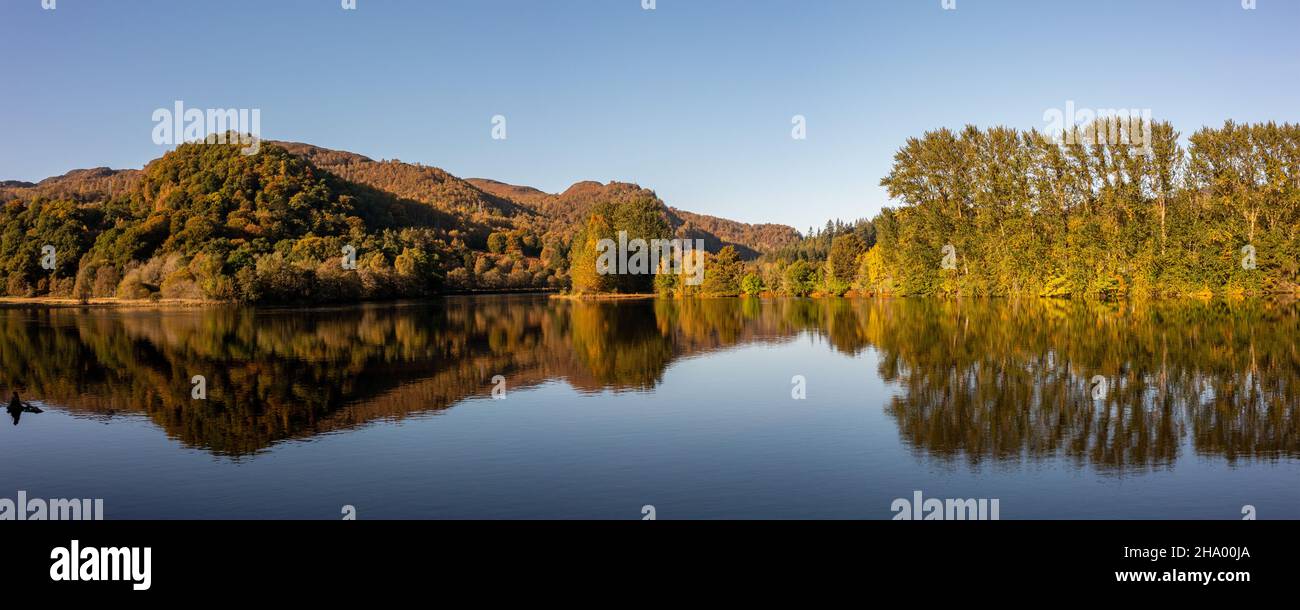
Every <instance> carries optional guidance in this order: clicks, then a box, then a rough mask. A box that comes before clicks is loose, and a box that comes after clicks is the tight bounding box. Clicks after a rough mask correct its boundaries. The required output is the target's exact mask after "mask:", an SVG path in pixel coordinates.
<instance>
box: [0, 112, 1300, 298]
mask: <svg viewBox="0 0 1300 610" xmlns="http://www.w3.org/2000/svg"><path fill="white" fill-rule="evenodd" d="M1128 127H1133V126H1131V125H1120V124H1108V123H1098V124H1094V125H1091V126H1088V127H1086V128H1080V132H1079V133H1078V134H1077V135H1078V137H1076V138H1074V139H1073V140H1072V141H1075V142H1101V141H1123V142H1128V141H1133V140H1135V138H1133V137H1132V135H1131V134H1128V133H1125V132H1124V131H1123V129H1127V128H1128ZM1117 130H1118V131H1117ZM1098 136H1111V137H1098ZM1149 138H1150V139H1149V141H1148V144H1149V146H1148V147H1147V150H1145V151H1144V150H1143V148H1141V147H1136V146H1130V145H1128V144H1123V143H1120V144H1083V143H1079V144H1060V143H1058V141H1057V140H1055V139H1053V138H1052V137H1050V136H1049V135H1046V134H1043V133H1039V132H1037V131H1029V132H1022V131H1017V130H1014V129H1009V128H1002V127H997V128H991V129H983V130H981V129H978V128H975V127H966V128H965V129H963V130H961V131H951V130H948V129H940V130H937V131H932V132H928V133H926V134H924V135H922V136H921V137H917V138H911V139H909V140H908V141H907V142H906V143H905V144H904V145H903V147H902V148H900V149H899V150H898V152H897V153H896V155H895V157H894V165H893V167H892V169H891V171H890V173H889V175H887V176H885V177H884V179H883V180H882V181H881V184H882V185H883V186H885V187H886V189H887V190H888V192H889V194H890V196H891V198H892V199H893V200H894V201H895V202H897V203H898V204H899V205H898V207H891V208H885V209H883V211H882V212H881V213H880V214H879V215H878V216H876V217H875V218H872V219H870V220H868V219H859V220H856V221H853V222H850V223H844V222H841V221H832V222H828V223H827V224H826V226H825V227H824V228H820V229H812V228H810V229H809V230H808V231H807V232H806V233H804V234H800V233H798V232H797V231H795V230H794V229H791V228H789V227H784V226H781V225H750V224H744V223H738V222H734V221H730V220H726V219H721V218H715V217H710V216H703V215H699V214H693V213H690V212H686V211H683V210H678V209H675V208H672V207H669V206H667V205H666V204H665V203H664V202H663V201H661V200H660V199H659V198H658V197H657V196H656V195H655V193H654V192H653V191H651V190H648V189H644V188H642V187H640V186H637V185H634V184H626V183H617V182H611V183H609V184H604V185H602V184H599V183H595V182H579V183H577V184H575V185H573V186H572V187H570V188H569V189H568V190H566V191H565V192H563V193H559V194H550V193H545V192H542V191H539V190H537V189H533V188H530V187H523V186H514V185H509V184H505V183H501V182H496V181H492V180H485V179H470V180H462V179H460V178H457V177H455V176H452V175H451V174H448V173H447V172H445V171H443V170H440V169H438V168H433V167H427V166H424V165H419V164H409V163H403V162H400V161H395V160H392V161H375V160H372V159H370V158H367V157H364V156H362V155H358V154H354V153H349V152H342V151H333V150H328V149H323V148H319V147H315V146H310V145H305V144H295V143H264V145H263V146H262V147H261V150H260V151H259V152H258V153H257V154H255V155H251V156H248V155H243V154H240V152H239V147H238V145H235V144H230V145H223V144H204V143H192V144H185V145H182V146H179V147H178V148H177V149H176V150H175V151H172V152H170V153H167V154H166V155H164V156H163V157H162V158H160V159H157V160H155V161H153V162H152V163H150V164H149V165H147V166H146V167H145V168H144V169H143V170H139V171H136V170H126V171H114V170H108V169H95V170H78V171H74V172H70V173H68V174H66V175H64V176H60V177H57V178H50V179H47V180H45V181H42V182H40V183H38V184H30V183H24V182H17V181H7V182H4V183H0V273H3V277H0V289H3V291H4V293H5V294H7V295H9V296H64V297H76V298H83V299H86V298H92V297H120V298H132V299H154V298H183V299H213V300H230V301H242V302H300V301H345V300H364V299H383V298H394V297H418V296H426V295H433V294H439V293H445V292H455V291H477V290H523V289H551V290H568V291H571V292H573V293H577V294H602V293H623V294H627V293H649V292H657V293H660V294H665V295H675V296H692V295H738V294H781V295H792V296H808V295H846V294H859V295H861V294H892V295H966V296H994V295H1035V296H1045V297H1079V298H1096V297H1103V298H1109V297H1121V296H1186V295H1198V296H1205V295H1215V294H1224V295H1241V294H1263V293H1294V292H1296V291H1297V290H1298V287H1300V249H1298V247H1300V243H1298V241H1297V240H1298V239H1300V126H1296V125H1291V124H1285V125H1277V124H1274V123H1266V124H1254V125H1238V124H1235V123H1232V122H1228V123H1226V124H1225V125H1223V126H1222V127H1220V128H1203V129H1201V130H1199V131H1197V132H1196V133H1194V134H1192V135H1190V136H1189V137H1187V138H1185V139H1184V138H1182V137H1181V136H1180V134H1178V133H1177V132H1175V131H1174V130H1173V128H1172V126H1170V125H1169V124H1167V123H1156V124H1153V125H1151V126H1150V136H1149ZM620 231H627V232H628V233H629V236H630V237H640V238H643V239H647V240H649V239H653V238H682V239H700V240H703V242H704V244H705V249H706V251H707V254H706V255H705V257H704V260H703V264H704V278H703V282H702V283H699V284H691V283H689V282H686V281H684V276H683V275H676V274H671V273H659V274H643V275H615V276H607V275H601V274H599V273H597V272H596V269H595V257H596V253H595V252H596V243H597V242H598V241H599V240H600V239H605V238H611V239H612V238H614V237H615V236H616V235H617V234H618V233H619V232H620ZM47 246H48V247H52V248H53V251H54V253H55V256H54V260H53V261H51V260H49V258H48V257H47V256H46V251H47ZM345 246H350V247H351V248H352V249H354V251H355V265H354V268H353V267H352V266H347V265H345V264H343V259H344V255H343V249H344V247H345ZM51 262H52V263H53V264H52V265H51V264H50V263H51ZM43 263H44V264H43ZM48 267H52V268H48Z"/></svg>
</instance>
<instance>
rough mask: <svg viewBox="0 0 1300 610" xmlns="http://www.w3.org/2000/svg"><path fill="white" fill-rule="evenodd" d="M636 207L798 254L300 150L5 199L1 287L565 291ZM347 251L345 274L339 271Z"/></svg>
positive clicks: (582, 200)
mask: <svg viewBox="0 0 1300 610" xmlns="http://www.w3.org/2000/svg"><path fill="white" fill-rule="evenodd" d="M475 183H478V184H479V185H482V186H483V187H484V188H480V187H479V186H476V184H475ZM494 191H500V192H502V193H505V196H503V195H501V194H497V193H496V192H494ZM509 195H514V196H517V197H518V198H517V199H516V198H512V197H511V196H509ZM633 200H635V201H641V202H643V203H645V204H646V205H647V206H648V208H647V209H648V210H649V213H650V214H651V215H653V216H655V217H656V218H660V219H661V220H662V221H663V223H664V229H665V231H667V234H669V235H676V236H680V237H683V238H687V237H689V238H699V239H703V240H704V241H705V243H706V244H708V245H709V247H711V248H713V249H714V250H715V251H716V250H718V249H721V248H723V247H726V246H731V247H733V248H739V249H741V250H742V251H744V252H746V253H747V254H748V255H749V256H750V257H755V256H758V255H759V254H760V251H761V250H764V249H766V248H768V247H769V246H767V245H765V244H768V243H771V244H777V245H779V244H787V243H793V242H796V241H798V239H799V235H798V233H797V232H796V231H794V230H793V229H790V228H788V227H780V226H778V225H746V224H743V223H737V222H733V221H729V220H725V219H718V218H713V217H709V216H702V215H697V214H692V213H690V212H685V211H682V210H677V209H674V208H670V207H668V206H666V205H665V204H664V203H663V202H662V201H661V200H659V198H658V197H657V196H656V195H655V194H654V192H653V191H650V190H647V189H643V188H641V187H639V186H637V185H634V184H625V183H617V182H613V183H609V184H606V185H601V184H598V183H594V182H581V183H578V184H575V185H574V186H573V187H571V188H570V189H568V190H567V191H565V192H564V193H560V194H557V195H552V194H547V193H543V192H541V191H537V190H536V189H529V188H528V187H515V186H511V185H506V184H503V183H499V182H492V181H486V180H475V181H472V182H471V181H466V180H461V179H459V178H456V177H455V176H452V175H450V174H448V173H447V172H445V171H443V170H440V169H438V168H433V167H427V166H423V165H418V164H409V163H403V162H400V161H374V160H371V159H369V158H367V157H364V156H361V155H357V154H354V153H349V152H342V151H333V150H327V149H323V148H319V147H315V146H310V145H305V144H296V143H273V142H264V143H263V146H262V147H261V149H260V151H259V152H258V153H257V154H255V155H251V156H250V155H243V154H241V153H240V150H239V147H238V146H237V145H234V144H230V145H226V144H215V143H190V144H184V145H181V146H179V147H177V149H176V150H174V151H172V152H169V153H167V154H166V155H164V156H163V157H162V158H160V159H157V160H155V161H153V162H151V163H150V164H148V165H147V166H146V167H145V168H144V169H143V170H124V171H117V170H110V169H106V168H100V169H94V170H77V171H73V172H69V173H68V174H66V175H64V176H59V177H55V178H50V179H47V180H44V181H42V182H40V183H38V184H31V183H25V182H18V181H7V182H4V183H3V184H2V185H0V272H2V273H3V277H0V289H2V290H3V291H4V294H6V295H9V296H17V297H38V296H54V297H75V298H79V299H89V298H103V297H117V298H126V299H164V298H165V299H206V300H221V301H240V302H252V303H281V302H334V301H352V300H373V299H386V298H397V297H420V296H427V295H433V294H439V293H445V292H463V291H479V290H527V289H550V290H563V289H567V288H568V287H569V286H570V280H569V264H570V263H569V261H570V258H571V257H570V253H569V249H570V246H571V244H572V243H573V239H574V236H575V235H576V234H577V233H578V232H580V231H581V230H583V229H584V227H585V224H584V219H585V218H587V217H589V216H590V215H591V211H592V210H593V209H596V208H597V207H601V208H602V209H604V208H607V207H608V206H610V205H616V204H619V203H620V202H624V201H633ZM47 246H48V247H51V248H53V252H54V256H53V260H50V259H49V258H48V257H46V247H47ZM344 247H350V248H351V249H352V250H353V251H354V252H355V255H354V258H355V260H354V263H355V264H348V265H345V264H344V257H345V254H344V252H343V249H344ZM770 247H777V246H775V245H774V246H770ZM50 263H53V264H52V265H50ZM47 267H52V268H47Z"/></svg>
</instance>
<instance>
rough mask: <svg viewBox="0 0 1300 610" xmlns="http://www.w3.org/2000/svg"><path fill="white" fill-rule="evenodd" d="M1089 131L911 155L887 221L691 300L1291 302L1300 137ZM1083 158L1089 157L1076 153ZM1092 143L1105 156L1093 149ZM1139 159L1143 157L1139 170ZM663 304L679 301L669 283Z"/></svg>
mask: <svg viewBox="0 0 1300 610" xmlns="http://www.w3.org/2000/svg"><path fill="white" fill-rule="evenodd" d="M1130 127H1133V128H1141V127H1140V126H1139V125H1124V124H1120V123H1098V124H1094V125H1090V126H1087V127H1085V128H1080V129H1079V131H1078V132H1077V133H1076V137H1075V138H1074V139H1073V140H1071V141H1074V142H1080V143H1078V144H1068V145H1063V144H1059V143H1058V142H1057V141H1056V140H1054V139H1053V138H1051V137H1049V136H1048V135H1045V134H1042V133H1039V132H1036V131H1030V132H1021V131H1016V130H1014V129H1007V128H1000V127H999V128H992V129H986V130H981V129H978V128H975V127H967V128H965V129H963V130H961V131H960V132H954V131H951V130H947V129H941V130H937V131H932V132H929V133H926V134H924V135H923V136H921V137H919V138H912V139H909V140H908V141H907V142H906V143H905V145H904V146H903V147H902V148H901V149H900V150H899V151H898V152H897V154H896V155H895V157H894V165H893V168H892V170H891V171H890V173H889V175H888V176H886V177H885V178H884V179H883V180H882V181H881V184H882V185H883V186H885V187H886V188H887V189H888V192H889V194H890V196H891V198H892V199H894V200H895V201H896V202H898V203H900V204H901V205H900V206H899V207H896V208H885V209H884V210H883V211H882V212H881V213H880V214H879V215H878V216H876V217H875V218H873V219H871V220H869V221H868V220H858V221H856V222H853V223H848V224H846V223H842V222H839V221H835V222H832V223H828V224H827V226H826V228H825V229H819V230H816V231H814V230H812V229H810V230H809V232H808V233H806V234H805V235H804V236H803V238H802V240H800V241H798V242H795V243H791V244H786V245H783V246H781V247H778V248H774V249H769V250H768V251H767V252H765V253H764V254H763V255H762V256H760V257H758V259H757V260H755V261H752V262H747V263H742V264H741V268H740V269H739V270H737V269H736V268H734V266H733V265H734V262H733V260H732V259H731V258H730V257H727V258H724V257H723V256H722V254H721V253H719V255H718V256H717V257H711V258H710V259H709V260H710V264H709V265H708V266H707V267H706V275H713V276H714V280H712V281H711V280H709V279H706V281H705V284H704V285H703V286H701V287H698V288H693V289H690V290H686V291H685V292H687V293H690V292H698V293H703V294H762V293H774V294H783V295H791V296H806V295H811V294H824V295H845V294H889V295H949V296H958V295H965V296H1006V295H1030V296H1043V297H1078V298H1116V297H1161V296H1211V295H1246V294H1256V295H1258V294H1269V293H1296V292H1297V291H1300V241H1298V240H1300V126H1296V125H1290V124H1287V125H1277V124H1274V123H1266V124H1256V125H1238V124H1235V123H1232V122H1229V123H1226V124H1225V125H1224V126H1223V127H1221V128H1217V129H1216V128H1204V129H1201V130H1200V131H1197V132H1196V133H1194V134H1192V135H1191V136H1190V137H1188V138H1186V144H1185V145H1184V144H1183V143H1182V142H1183V139H1182V138H1181V137H1180V134H1178V133H1177V132H1175V131H1174V130H1173V128H1172V127H1171V126H1170V125H1169V124H1167V123H1155V124H1152V125H1150V127H1149V129H1150V139H1149V150H1144V148H1143V147H1138V146H1131V145H1129V144H1126V143H1123V142H1131V141H1140V139H1139V138H1137V137H1134V134H1129V133H1127V132H1125V131H1123V130H1125V129H1127V128H1130ZM1083 142H1093V143H1094V144H1090V145H1085V144H1083ZM1097 142H1119V143H1116V144H1105V143H1097ZM1148 153H1149V154H1148ZM661 285H662V288H664V290H662V291H663V292H674V293H682V292H683V290H681V289H680V288H676V287H674V286H673V283H672V281H668V282H662V283H661Z"/></svg>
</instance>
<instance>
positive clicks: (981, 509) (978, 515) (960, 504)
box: [889, 489, 999, 521]
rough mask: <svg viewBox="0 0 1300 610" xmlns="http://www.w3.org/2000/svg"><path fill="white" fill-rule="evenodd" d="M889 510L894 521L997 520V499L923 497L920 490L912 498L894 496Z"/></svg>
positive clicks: (913, 493)
mask: <svg viewBox="0 0 1300 610" xmlns="http://www.w3.org/2000/svg"><path fill="white" fill-rule="evenodd" d="M889 510H891V511H894V521H998V520H999V517H998V499H997V498H993V499H989V498H946V499H939V498H923V497H922V496H921V490H919V489H918V490H916V491H913V492H912V499H910V500H909V499H907V498H896V499H895V500H894V501H893V502H892V503H891V504H890V505H889Z"/></svg>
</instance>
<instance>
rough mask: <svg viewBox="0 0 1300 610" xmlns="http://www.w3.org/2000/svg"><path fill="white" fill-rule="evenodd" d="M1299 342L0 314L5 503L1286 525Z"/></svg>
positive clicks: (694, 310) (982, 313)
mask: <svg viewBox="0 0 1300 610" xmlns="http://www.w3.org/2000/svg"><path fill="white" fill-rule="evenodd" d="M1298 331H1300V307H1298V306H1296V305H1294V304H1284V303H1275V302H1242V303H1223V302H1209V303H1202V302H1181V303H1160V304H1153V305H1144V306H1138V305H1133V304H1128V305H1113V304H1112V305H1107V304H1090V305H1086V304H1079V303H1069V302H1043V301H1037V300H1029V301H963V302H956V301H947V302H940V301H926V300H886V301H871V300H860V301H810V300H770V301H759V300H737V299H719V300H703V301H629V302H619V303H609V302H606V303H574V302H569V301H560V300H551V299H546V298H544V297H487V298H452V299H447V300H444V301H436V302H431V303H410V304H395V305H366V306H357V307H345V308H330V309H319V308H318V309H274V310H251V309H237V308H210V309H177V310H159V309H145V310H87V311H77V310H71V309H56V310H28V309H8V310H0V389H3V390H4V391H5V392H6V393H7V392H9V391H10V388H18V389H19V390H20V391H21V393H22V396H23V398H24V399H25V400H28V401H29V402H31V403H33V404H35V405H37V406H39V407H41V408H43V409H44V413H39V414H35V413H24V414H22V415H21V419H20V421H19V422H18V423H17V425H11V424H10V421H11V420H10V419H9V418H8V416H7V414H4V413H0V415H5V419H4V420H3V425H0V497H9V498H13V497H14V496H15V494H16V492H17V490H19V489H22V490H26V491H27V492H28V494H29V496H33V497H47V498H50V497H53V498H58V497H70V498H84V497H91V498H94V497H98V498H104V506H105V512H106V514H107V517H108V518H323V519H336V518H339V517H340V510H341V507H342V506H343V505H353V506H355V507H356V510H357V516H358V518H361V519H367V518H372V519H373V518H610V519H639V518H641V508H642V506H644V505H647V504H649V505H653V506H654V507H655V509H656V513H657V516H658V518H660V519H671V518H890V517H892V516H893V513H892V512H891V510H890V504H891V502H892V500H893V499H895V498H911V497H912V493H913V491H914V490H921V491H922V492H923V494H924V495H925V497H935V498H998V499H999V500H1000V505H1001V516H1002V518H1003V519H1016V518H1175V517H1178V518H1215V519H1220V518H1221V519H1237V518H1240V517H1241V507H1242V506H1243V505H1246V504H1250V505H1253V506H1255V507H1256V509H1257V511H1258V515H1259V518H1261V519H1266V518H1283V517H1287V518H1300V352H1297V349H1296V346H1295V338H1296V337H1297V334H1300V333H1298ZM194 375H203V376H205V377H206V380H207V390H208V398H207V400H194V399H192V398H191V383H190V379H191V377H192V376H194ZM496 375H502V376H504V377H505V380H506V381H505V389H506V397H505V399H504V400H494V399H492V395H491V392H492V388H493V381H492V378H493V377H494V376H496ZM796 375H802V376H803V378H804V379H805V380H806V396H807V398H806V399H805V400H795V399H793V398H792V396H791V392H792V389H793V388H794V385H793V384H792V381H791V380H792V378H793V377H794V376H796ZM1097 376H1101V377H1102V378H1104V379H1105V382H1104V383H1098V381H1100V380H1098V379H1095V378H1096V377H1097ZM6 395H7V394H6ZM1095 396H1096V397H1095Z"/></svg>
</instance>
